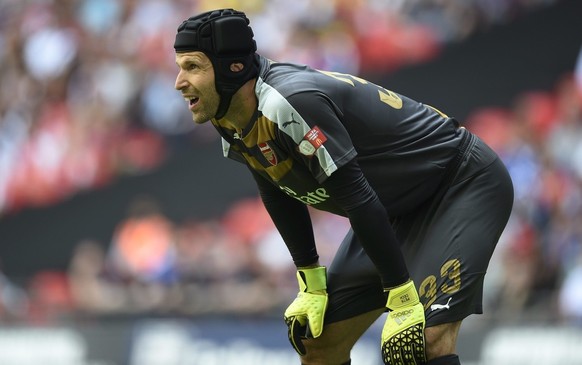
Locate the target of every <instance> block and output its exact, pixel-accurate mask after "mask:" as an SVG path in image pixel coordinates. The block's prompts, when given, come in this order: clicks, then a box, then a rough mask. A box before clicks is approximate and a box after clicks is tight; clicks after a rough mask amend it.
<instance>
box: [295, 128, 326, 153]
mask: <svg viewBox="0 0 582 365" xmlns="http://www.w3.org/2000/svg"><path fill="white" fill-rule="evenodd" d="M325 141H327V137H326V136H325V134H323V132H322V131H321V129H319V127H318V126H315V127H313V128H311V129H310V130H309V132H307V133H306V134H305V136H303V139H302V140H301V142H299V152H301V153H302V154H304V155H305V156H311V155H313V154H314V153H315V151H317V149H318V148H319V147H321V146H322V145H323V143H324V142H325Z"/></svg>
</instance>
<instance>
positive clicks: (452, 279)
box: [418, 259, 461, 310]
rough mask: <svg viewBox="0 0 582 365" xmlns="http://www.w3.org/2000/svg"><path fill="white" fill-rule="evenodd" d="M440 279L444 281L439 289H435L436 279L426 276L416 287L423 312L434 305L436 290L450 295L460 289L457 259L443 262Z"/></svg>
mask: <svg viewBox="0 0 582 365" xmlns="http://www.w3.org/2000/svg"><path fill="white" fill-rule="evenodd" d="M440 277H441V278H443V279H445V280H446V281H445V282H444V283H443V284H442V285H441V286H440V287H437V278H436V276H434V275H429V276H427V277H426V278H425V279H424V280H423V281H422V282H421V283H420V285H419V287H418V294H419V296H420V298H421V302H424V310H427V309H428V308H429V307H430V306H431V305H432V304H433V303H434V301H435V300H436V298H437V292H438V290H440V291H441V292H442V293H443V294H449V295H450V294H453V293H456V292H458V291H459V289H461V262H460V261H459V260H458V259H452V260H449V261H447V262H445V263H444V264H443V266H441V272H440ZM423 298H424V299H425V300H423Z"/></svg>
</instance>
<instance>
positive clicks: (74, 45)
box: [0, 0, 582, 323]
mask: <svg viewBox="0 0 582 365" xmlns="http://www.w3.org/2000/svg"><path fill="white" fill-rule="evenodd" d="M556 1H557V0H556ZM551 2H553V1H551V0H529V1H527V0H512V1H507V0H494V1H492V0H472V1H463V0H414V1H413V0H407V1H373V0H359V1H353V0H351V1H344V0H335V1H332V0H297V1H293V2H289V1H283V0H271V1H261V0H253V1H244V2H243V1H220V0H215V1H204V0H200V1H192V0H190V1H187V0H175V1H162V0H27V1H21V0H2V1H0V46H1V47H0V62H1V64H2V68H0V80H1V81H2V82H1V83H0V85H1V86H0V216H1V215H2V214H11V213H14V212H17V211H18V210H20V209H25V208H28V207H34V206H39V205H48V204H54V203H57V202H59V201H61V200H62V199H66V198H67V197H69V196H71V195H72V194H75V193H77V192H79V191H81V190H89V189H95V188H99V187H100V186H103V185H104V184H108V183H110V182H111V181H113V180H114V179H115V178H116V177H119V176H122V175H124V174H139V173H142V172H145V171H149V170H152V169H155V168H156V167H158V166H160V164H163V163H164V162H165V161H166V160H167V159H171V158H172V156H173V153H174V148H175V146H174V144H173V141H174V140H175V138H176V136H186V137H187V138H188V140H192V141H196V142H197V143H200V142H201V141H202V142H203V141H208V142H209V143H216V140H212V138H216V137H210V136H209V135H207V134H206V132H205V131H204V130H203V129H202V128H198V127H194V126H193V125H192V123H191V122H190V120H191V119H190V116H189V114H188V110H187V108H185V107H184V105H183V102H184V101H183V100H182V99H181V97H180V96H179V93H177V92H175V91H174V90H173V83H174V78H175V64H174V58H173V50H172V42H173V37H174V33H175V29H176V25H177V24H178V23H179V22H180V21H181V20H182V19H183V18H184V14H194V13H197V12H199V11H203V10H207V9H211V8H216V7H223V6H226V7H235V8H239V9H242V10H245V11H246V12H247V13H249V16H250V17H251V21H252V25H253V28H254V29H255V34H256V38H257V43H258V46H259V49H260V50H261V53H262V54H264V55H265V56H268V57H270V58H273V59H281V60H289V61H296V62H303V63H307V64H310V65H312V66H314V67H318V68H321V69H333V70H336V71H341V72H348V73H356V74H362V73H383V72H384V73H385V72H392V71H394V70H396V69H397V68H398V67H400V66H402V65H405V64H408V63H411V62H423V61H426V60H428V59H430V58H431V57H434V56H435V55H437V54H438V51H439V48H440V47H441V46H442V45H443V44H444V43H446V42H456V41H461V40H463V39H465V38H466V37H468V36H469V35H471V34H473V33H474V32H477V31H480V30H482V29H485V28H487V27H489V26H491V25H493V24H494V23H497V22H504V21H511V20H512V19H514V18H515V17H517V16H519V15H520V14H523V13H524V12H526V11H528V10H529V9H534V8H536V7H539V6H543V5H547V4H549V3H551ZM581 84H582V82H576V77H575V75H573V74H572V75H564V78H563V79H561V80H556V85H555V88H554V89H553V90H542V91H538V90H534V91H532V92H530V93H526V94H523V95H520V96H519V97H518V98H517V99H516V100H515V103H514V105H513V106H512V107H511V108H483V109H480V110H476V111H475V112H474V113H472V114H471V115H470V117H469V118H468V119H467V121H466V126H467V128H470V129H472V130H474V131H475V132H476V133H477V134H478V135H480V136H481V137H482V138H483V139H485V140H486V141H487V142H488V143H490V144H491V145H492V146H493V148H494V149H495V150H496V151H497V152H498V153H499V154H500V155H501V157H502V158H503V160H504V162H505V163H506V164H507V166H508V168H509V170H510V173H511V176H512V178H513V181H514V184H515V190H516V197H515V209H514V212H513V214H512V217H511V219H510V222H509V225H508V228H507V230H506V232H505V233H504V235H503V236H502V238H501V241H500V243H499V248H498V250H497V251H496V254H495V256H494V259H493V260H492V264H491V268H490V271H489V275H488V277H487V287H488V288H489V290H488V292H487V293H486V294H487V296H486V298H485V299H486V301H487V305H488V306H489V307H490V308H491V310H492V311H493V312H495V313H497V314H498V315H499V316H502V317H503V318H516V319H519V318H522V317H523V316H527V315H530V314H531V313H537V312H536V310H537V309H540V308H542V309H543V311H545V312H548V311H547V308H548V306H550V308H552V311H551V313H554V315H555V317H554V319H555V320H556V321H560V320H576V321H578V322H579V323H582V304H580V303H582V300H581V299H582V225H580V224H579V223H580V222H582V142H580V141H582V90H581V88H580V85H581ZM312 212H313V220H314V228H315V232H316V237H317V240H318V250H319V253H320V256H321V257H322V262H323V263H324V264H327V263H329V259H330V258H331V256H332V254H333V252H334V250H335V248H336V247H337V245H338V244H339V241H340V240H341V237H343V234H344V233H345V232H346V231H347V229H348V225H347V222H346V221H345V220H344V219H342V218H338V217H335V216H331V215H329V214H326V213H321V212H317V211H312ZM241 217H244V219H242V218H241ZM296 290H297V289H296V282H295V275H294V267H293V266H292V261H291V260H290V258H289V254H288V253H287V251H286V248H285V246H284V244H283V243H282V241H281V239H280V237H279V236H278V234H277V232H276V231H275V229H274V227H273V225H272V223H271V222H270V220H269V218H268V215H267V213H266V212H265V210H264V209H263V207H262V205H261V203H260V201H259V200H258V198H254V199H245V200H241V201H239V202H236V203H235V204H233V206H232V207H231V208H230V209H229V211H228V212H227V213H226V214H225V215H224V216H221V217H216V218H215V219H210V220H205V221H200V220H196V219H192V220H190V221H185V222H173V221H171V220H170V219H169V218H168V217H167V216H166V215H165V214H164V211H163V208H162V207H160V206H159V204H158V202H156V201H155V199H153V198H152V197H148V196H143V197H139V198H137V199H136V200H135V201H134V202H132V204H131V206H130V207H128V213H127V217H126V218H125V219H124V220H123V221H121V222H119V225H118V227H117V229H116V231H115V233H114V235H113V237H111V241H110V242H98V241H94V240H92V239H90V238H88V239H86V240H83V241H82V242H78V244H77V246H76V249H75V252H74V253H73V255H72V259H71V262H70V266H69V268H68V270H67V271H63V272H57V271H46V272H39V273H38V274H37V275H35V276H34V277H33V278H31V280H30V281H29V282H28V283H27V284H26V285H18V284H15V283H14V282H11V281H10V279H9V278H6V277H4V276H3V275H2V274H1V273H0V321H2V320H5V321H10V320H17V321H18V320H28V321H30V322H33V323H42V322H46V321H51V320H54V319H55V318H59V319H60V318H63V317H67V316H71V315H140V314H144V313H145V314H150V315H151V314H159V315H165V314H172V315H175V314H185V315H198V314H213V313H252V314H265V313H270V312H273V313H276V314H277V315H279V314H280V309H281V308H282V307H283V306H284V305H287V304H288V302H289V298H292V296H293V295H295V292H296ZM546 315H547V313H546Z"/></svg>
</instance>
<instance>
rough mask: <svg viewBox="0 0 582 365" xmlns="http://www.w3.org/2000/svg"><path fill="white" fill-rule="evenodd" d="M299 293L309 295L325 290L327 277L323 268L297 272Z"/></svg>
mask: <svg viewBox="0 0 582 365" xmlns="http://www.w3.org/2000/svg"><path fill="white" fill-rule="evenodd" d="M297 281H298V282H299V291H301V292H304V293H311V292H315V291H318V290H326V289H327V275H326V268H325V266H320V267H314V268H309V269H299V270H297Z"/></svg>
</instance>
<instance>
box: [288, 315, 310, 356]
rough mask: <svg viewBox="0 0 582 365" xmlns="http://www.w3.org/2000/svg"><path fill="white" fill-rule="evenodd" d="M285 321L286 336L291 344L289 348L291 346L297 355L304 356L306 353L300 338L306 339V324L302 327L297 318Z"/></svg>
mask: <svg viewBox="0 0 582 365" xmlns="http://www.w3.org/2000/svg"><path fill="white" fill-rule="evenodd" d="M285 321H286V322H287V328H288V331H287V335H288V337H289V342H291V346H293V348H294V349H295V351H297V353H298V354H299V355H301V356H303V355H305V354H306V353H307V351H306V350H305V346H304V345H303V342H302V341H301V338H305V337H306V334H307V328H308V326H307V324H305V325H302V324H301V322H300V321H299V319H298V318H297V317H292V318H288V319H286V320H285Z"/></svg>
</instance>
